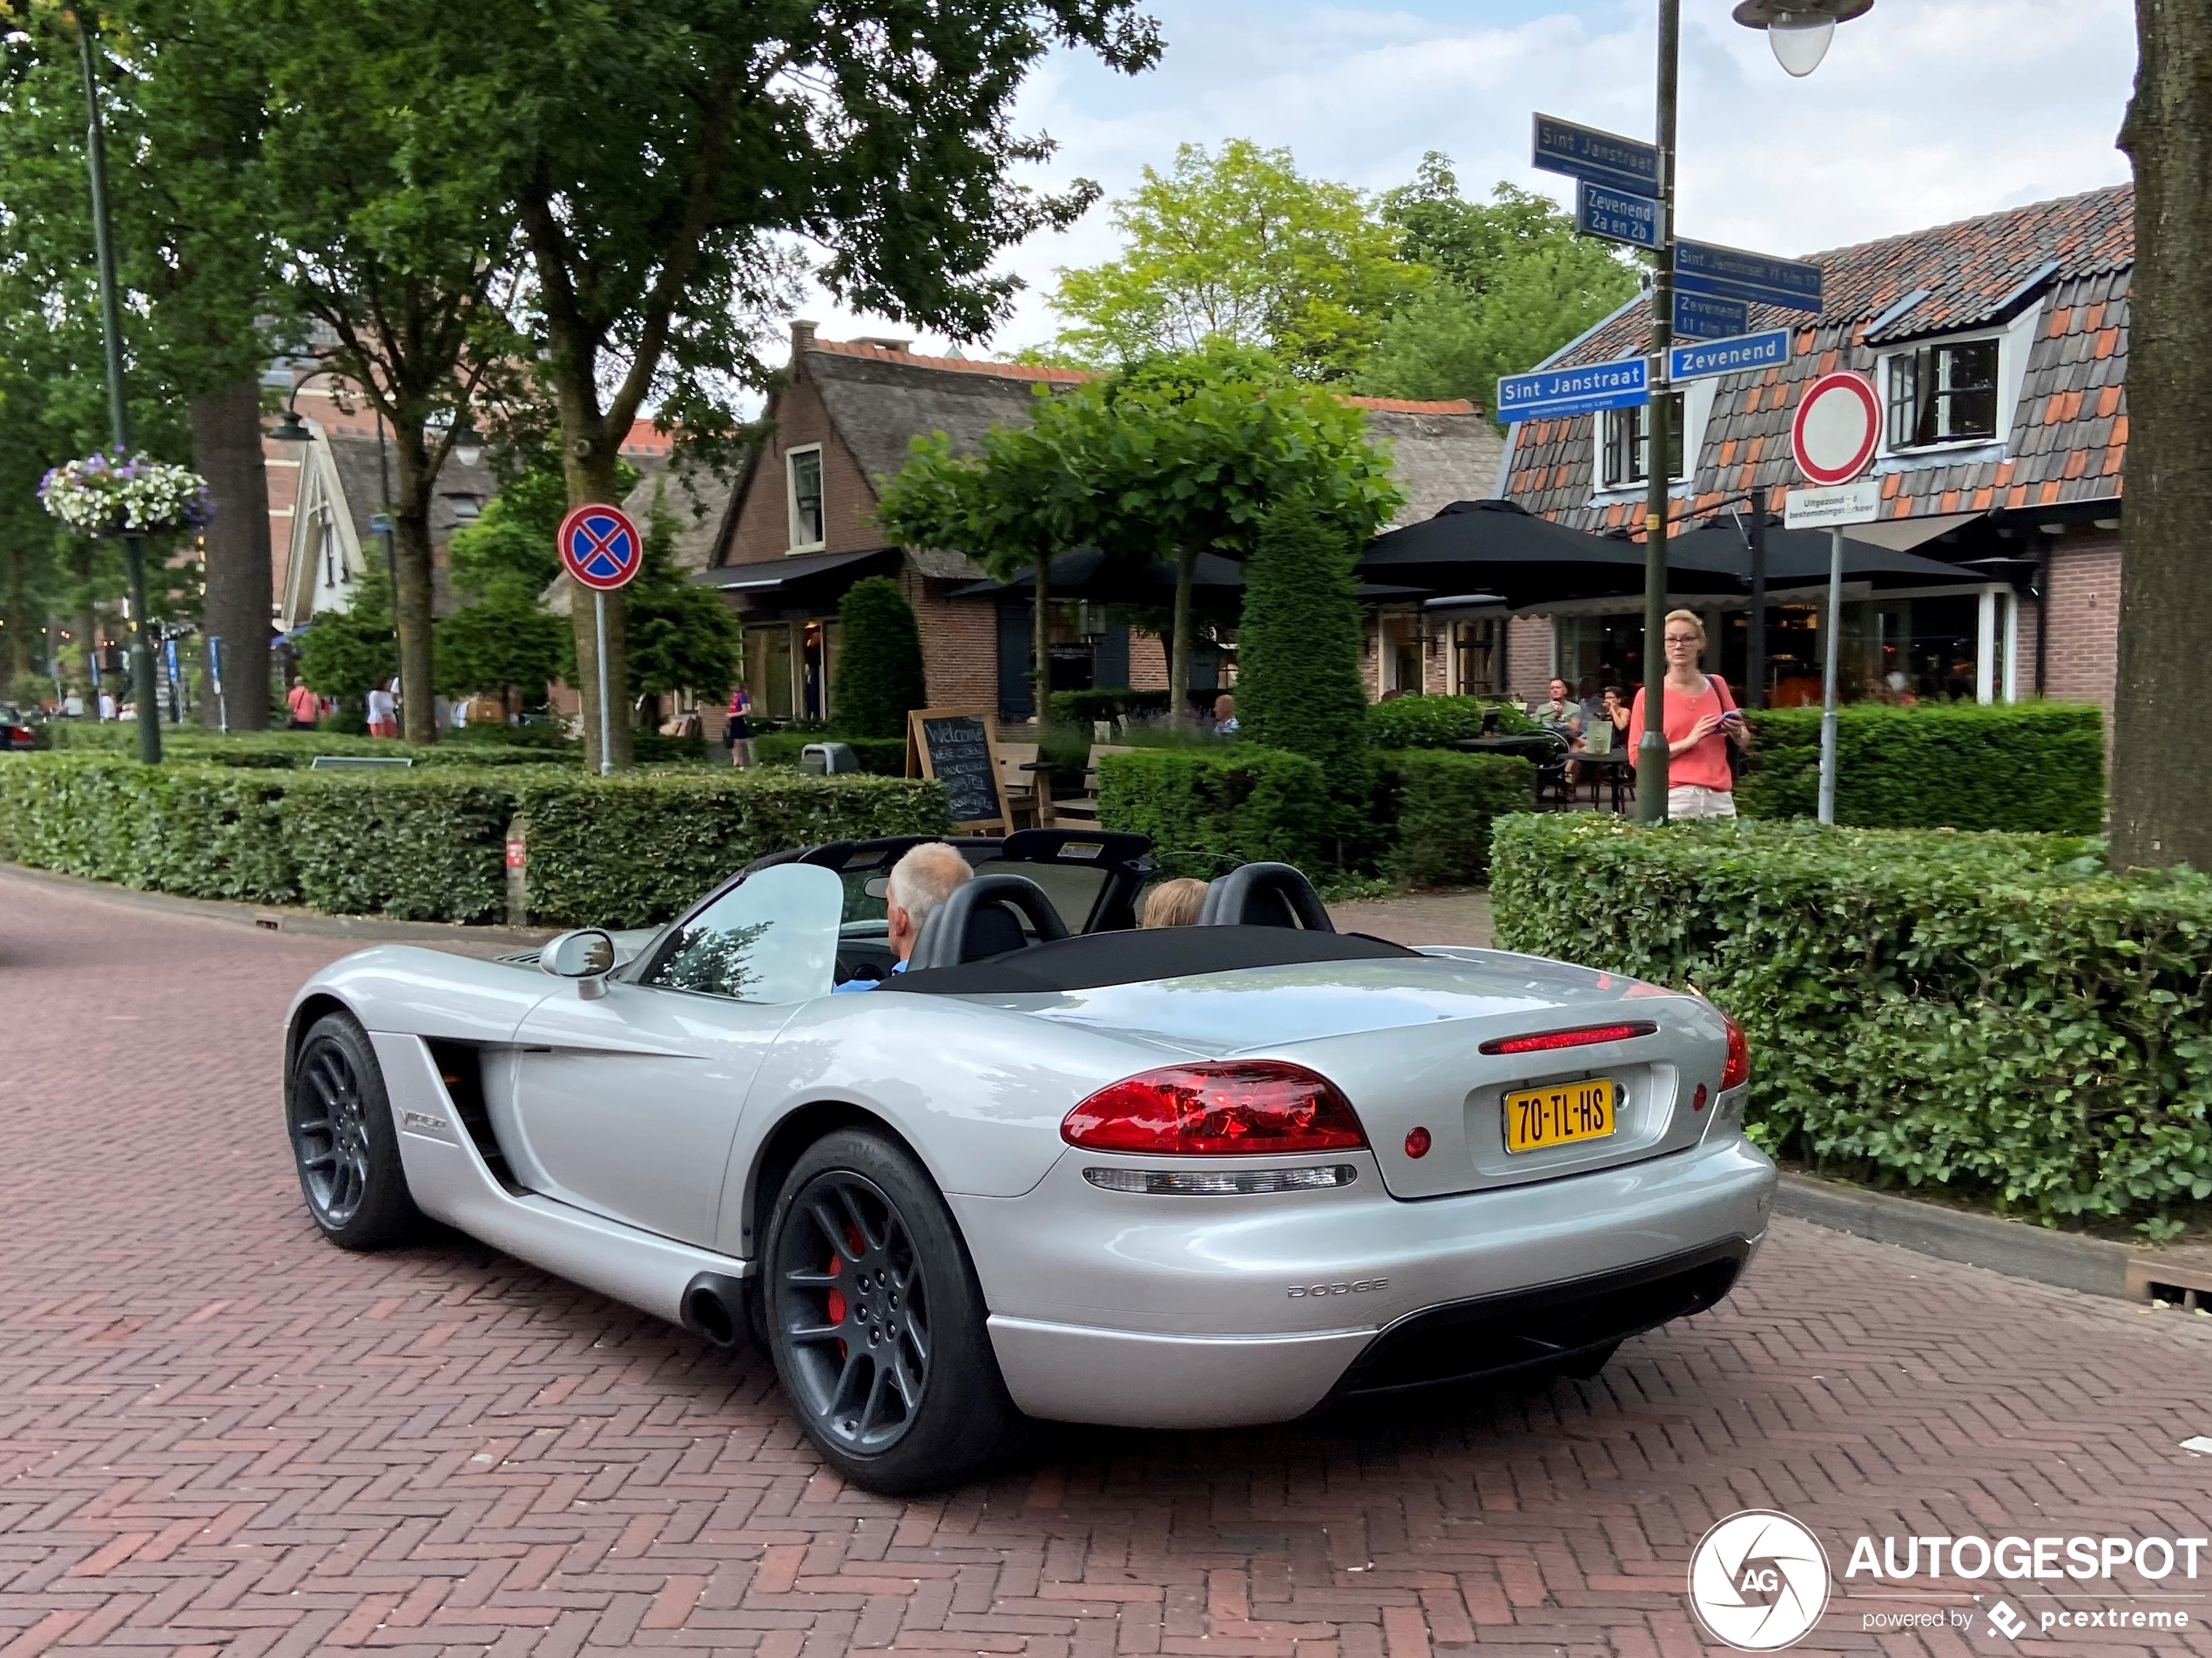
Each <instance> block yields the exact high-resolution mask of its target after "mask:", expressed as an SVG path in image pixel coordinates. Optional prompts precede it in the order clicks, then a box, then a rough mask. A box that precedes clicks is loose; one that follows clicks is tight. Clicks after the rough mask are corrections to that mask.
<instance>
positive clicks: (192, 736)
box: [52, 721, 696, 771]
mask: <svg viewBox="0 0 2212 1658" xmlns="http://www.w3.org/2000/svg"><path fill="white" fill-rule="evenodd" d="M52 730H53V731H54V735H55V743H54V747H55V750H56V751H57V752H62V753H73V754H86V753H91V754H108V755H112V756H114V757H115V758H118V759H121V758H136V757H137V755H138V731H137V728H136V727H135V726H134V725H132V724H130V722H128V721H123V722H119V723H118V722H114V721H110V722H109V723H107V724H105V725H69V724H65V723H61V722H56V723H55V724H54V725H53V726H52ZM656 740H657V741H661V742H666V741H668V740H670V739H667V738H656ZM694 740H696V739H694ZM161 751H162V755H163V758H165V760H169V761H174V762H177V763H179V764H182V765H227V766H237V767H241V768H246V769H249V770H267V771H284V770H288V769H293V768H297V769H299V770H301V771H304V770H306V769H307V766H308V765H311V764H312V763H313V762H314V758H315V757H316V756H317V755H319V754H338V755H374V756H376V757H378V758H386V759H392V758H406V759H411V760H413V761H414V762H415V769H416V770H421V769H422V768H424V767H427V766H433V765H440V766H442V765H468V766H477V765H546V764H547V763H549V762H553V763H558V762H561V761H563V760H566V761H569V762H570V763H573V764H578V765H580V764H581V763H582V758H583V747H582V745H579V744H575V743H560V744H556V745H548V744H546V743H543V742H537V741H531V742H523V743H500V742H493V741H491V740H489V738H457V737H456V738H449V739H448V740H445V741H442V742H439V743H435V744H431V745H426V746H424V747H421V748H416V747H413V746H411V745H408V744H405V743H397V742H394V741H392V740H391V739H390V738H378V737H347V736H345V735H344V734H343V733H341V732H334V731H239V732H236V733H233V734H232V735H228V736H225V735H222V734H219V733H218V732H214V731H201V730H199V729H198V728H197V727H194V726H189V725H185V726H170V725H165V726H163V727H162V729H161ZM395 769H396V768H395Z"/></svg>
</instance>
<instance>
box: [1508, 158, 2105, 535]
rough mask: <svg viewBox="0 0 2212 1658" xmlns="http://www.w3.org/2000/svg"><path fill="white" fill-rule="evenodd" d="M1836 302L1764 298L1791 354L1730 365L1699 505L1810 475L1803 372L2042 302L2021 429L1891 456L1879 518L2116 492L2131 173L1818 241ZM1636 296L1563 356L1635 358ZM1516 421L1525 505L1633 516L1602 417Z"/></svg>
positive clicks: (1516, 491) (1611, 518)
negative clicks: (1617, 496) (1609, 469)
mask: <svg viewBox="0 0 2212 1658" xmlns="http://www.w3.org/2000/svg"><path fill="white" fill-rule="evenodd" d="M1808 257H1810V258H1811V259H1812V260H1813V261H1814V262H1815V263H1817V264H1818V265H1819V266H1821V267H1822V271H1823V276H1824V290H1825V291H1824V300H1825V301H1826V307H1827V308H1826V310H1825V312H1824V313H1823V315H1822V316H1821V317H1820V319H1819V320H1818V322H1817V324H1815V325H1811V326H1807V324H1806V320H1805V318H1804V313H1798V312H1789V311H1783V310H1779V309H1776V308H1773V307H1760V306H1755V307H1752V311H1751V327H1752V328H1753V329H1754V330H1757V329H1761V328H1778V327H1794V328H1795V330H1796V340H1795V341H1794V350H1795V355H1794V356H1793V357H1792V359H1791V361H1790V362H1789V363H1788V364H1786V365H1784V367H1779V368H1773V369H1768V370H1764V371H1763V372H1759V373H1753V374H1730V375H1727V376H1725V377H1723V378H1722V380H1721V381H1720V384H1719V387H1718V388H1717V390H1716V393H1715V394H1714V401H1713V408H1712V413H1711V414H1710V417H1709V418H1708V420H1707V421H1706V422H1705V428H1704V434H1703V443H1702V444H1701V446H1700V448H1699V453H1698V456H1697V466H1696V475H1695V477H1694V479H1693V481H1692V486H1691V488H1692V492H1693V499H1692V501H1691V502H1686V503H1684V505H1683V506H1681V507H1677V509H1676V511H1677V513H1678V514H1680V515H1682V516H1688V515H1689V512H1691V511H1702V510H1703V509H1706V508H1708V507H1710V506H1711V505H1712V504H1713V503H1714V502H1718V501H1720V500H1722V499H1724V498H1725V497H1727V496H1729V495H1736V494H1738V493H1740V492H1742V491H1743V490H1746V489H1752V488H1755V487H1777V486H1779V487H1784V488H1791V487H1796V486H1797V485H1798V484H1799V483H1800V482H1802V480H1801V479H1799V478H1798V476H1797V468H1796V466H1795V464H1794V463H1793V462H1791V455H1790V421H1791V414H1792V413H1793V412H1794V411H1795V409H1796V408H1797V394H1798V390H1799V388H1801V386H1802V385H1803V383H1804V382H1805V381H1810V380H1811V379H1812V378H1814V377H1815V376H1816V375H1818V374H1826V373H1828V372H1830V371H1831V370H1833V369H1836V368H1844V367H1848V368H1857V369H1859V370H1861V371H1863V372H1865V373H1868V374H1872V373H1873V372H1874V371H1875V369H1876V367H1877V357H1878V349H1879V348H1888V347H1894V346H1895V345H1897V344H1898V343H1899V342H1901V341H1905V340H1913V339H1920V338H1926V337H1930V336H1934V335H1940V334H1952V333H1957V332H1960V331H1964V330H1968V329H1972V328H1976V327H1986V326H1992V325H1994V324H1997V323H2000V322H2002V321H2005V320H2008V319H2010V318H2011V317H2013V316H2017V315H2020V314H2022V313H2023V307H2027V306H2029V305H2033V306H2035V307H2039V312H2038V316H2039V320H2038V322H2037V325H2036V327H2035V329H2034V336H2033V341H2032V343H2031V346H2030V348H2029V353H2028V361H2027V371H2026V378H2025V381H2024V382H2023V384H2022V386H2021V388H2020V401H2019V405H2018V408H2017V409H2016V411H2015V414H2014V416H2013V426H2012V430H2011V431H2010V432H2009V433H2008V434H2006V441H2005V442H2004V443H2003V445H2002V446H2001V448H2000V446H1999V445H1997V444H1995V443H1992V444H1989V445H1987V446H1985V447H1983V448H1979V449H1973V450H1969V451H1964V452H1959V451H1953V452H1951V453H1949V454H1943V453H1938V454H1934V455H1928V456H1926V457H1925V458H1919V459H1915V458H1912V457H1906V456H1899V457H1897V458H1895V459H1893V460H1891V461H1886V462H1881V463H1879V465H1878V468H1877V470H1878V472H1879V473H1881V475H1882V477H1881V482H1882V495H1883V503H1884V504H1883V513H1884V516H1885V517H1896V518H1905V517H1918V516H1931V515H1935V514H1942V513H1954V512H1983V511H1987V510H1990V509H2020V508H2033V507H2042V506H2051V505H2055V504H2059V503H2062V502H2076V501H2081V502H2087V501H2102V500H2110V499H2114V498H2116V497H2117V496H2118V495H2120V494H2121V468H2122V465H2123V463H2124V461H2125V458H2126V455H2127V448H2128V401H2127V387H2126V379H2127V371H2128V277H2129V274H2130V271H2131V267H2132V264H2133V260H2134V190H2133V188H2132V187H2131V186H2128V185H2120V186H2116V187H2114V188H2112V189H2107V190H2098V191H2092V192H2089V193H2087V194H2086V195H2080V196H2069V197H2067V198H2065V199H2061V200H2058V201H2050V202H2040V203H2037V204H2036V205H2034V206H2027V207H2019V208H2014V209H2013V210H2011V211H2009V212H2001V213H1992V214H1990V215H1988V216H1986V217H1985V218H1981V219H1968V220H1966V222H1965V223H1963V224H1957V225H1945V226H1937V227H1936V228H1934V229H1931V230H1925V231H1916V232H1914V233H1912V234H1910V235H1906V236H1892V237H1886V238H1885V239H1882V240H1880V241H1877V242H1865V243H1861V244H1859V245H1858V246H1855V247H1844V248H1837V249H1834V250H1832V251H1831V252H1829V253H1815V254H1811V255H1809V256H1808ZM1648 317H1649V309H1648V307H1646V306H1645V305H1644V304H1642V303H1641V302H1639V303H1637V304H1635V305H1632V306H1630V307H1627V308H1625V309H1624V310H1622V312H1621V313H1617V314H1616V315H1615V316H1614V317H1612V318H1610V319H1608V320H1607V321H1606V322H1604V323H1602V324H1601V325H1600V326H1599V327H1597V328H1595V329H1594V330H1592V331H1591V333H1590V334H1588V335H1586V336H1584V337H1583V338H1582V339H1581V340H1577V341H1575V344H1574V345H1573V346H1571V347H1568V349H1567V350H1566V351H1564V352H1562V353H1561V354H1560V355H1559V357H1558V359H1557V362H1558V364H1559V365H1560V366H1571V365H1575V364H1580V363H1596V362H1604V361H1609V360H1611V359H1613V358H1616V357H1626V356H1633V355H1635V354H1638V353H1640V352H1641V351H1642V350H1643V349H1645V347H1646V341H1647V340H1649V321H1648ZM1598 418H1599V417H1597V416H1595V415H1589V414H1585V415H1581V416H1579V417H1576V418H1575V419H1571V420H1554V421H1524V422H1523V423H1521V426H1520V427H1519V428H1517V432H1518V436H1517V440H1516V441H1515V442H1514V451H1513V460H1512V469H1511V471H1510V473H1509V474H1508V477H1507V494H1508V495H1510V496H1511V497H1512V498H1513V499H1514V500H1515V501H1517V502H1521V505H1523V506H1525V507H1527V508H1528V509H1530V510H1531V511H1534V512H1540V513H1542V514H1544V515H1545V516H1548V517H1551V518H1554V519H1558V520H1560V521H1561V522H1567V523H1571V524H1573V525H1575V527H1576V528H1578V529H1593V530H1602V529H1613V528H1615V527H1616V526H1622V525H1630V526H1633V525H1635V524H1636V523H1638V522H1640V521H1641V520H1642V516H1643V501H1642V496H1641V495H1638V496H1637V497H1636V498H1635V500H1634V501H1633V502H1629V501H1621V500H1610V499H1609V500H1608V502H1605V503H1603V504H1594V503H1593V502H1592V501H1591V482H1592V466H1593V462H1594V459H1595V455H1594V449H1595V431H1596V425H1597V420H1598Z"/></svg>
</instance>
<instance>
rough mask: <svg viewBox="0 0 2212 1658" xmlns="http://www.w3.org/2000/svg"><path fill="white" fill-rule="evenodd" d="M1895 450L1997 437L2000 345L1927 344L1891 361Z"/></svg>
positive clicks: (1988, 342)
mask: <svg viewBox="0 0 2212 1658" xmlns="http://www.w3.org/2000/svg"><path fill="white" fill-rule="evenodd" d="M1888 395H1889V440H1890V448H1892V449H1917V448H1929V447H1931V446H1932V445H1934V444H1938V443H1959V442H1967V441H1974V440H1977V439H1979V440H1981V441H1987V440H1989V439H1991V438H1993V437H1995V436H1996V435H1997V341H1996V340H1966V341H1964V342H1962V343H1960V344H1958V345H1949V346H1922V347H1920V348H1919V350H1917V351H1906V352H1900V353H1898V354H1897V355H1896V356H1894V357H1892V358H1890V359H1889V394H1888Z"/></svg>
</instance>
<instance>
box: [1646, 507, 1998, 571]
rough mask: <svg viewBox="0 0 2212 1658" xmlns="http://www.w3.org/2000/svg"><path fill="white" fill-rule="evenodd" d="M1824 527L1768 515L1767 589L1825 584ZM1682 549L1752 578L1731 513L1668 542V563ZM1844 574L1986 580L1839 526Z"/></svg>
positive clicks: (1748, 558) (1747, 553) (1826, 549)
mask: <svg viewBox="0 0 2212 1658" xmlns="http://www.w3.org/2000/svg"><path fill="white" fill-rule="evenodd" d="M1828 533H1829V532H1828V531H1826V530H1824V529H1784V528H1783V526H1782V521H1781V520H1780V519H1778V518H1774V517H1769V518H1768V520H1767V526H1766V584H1767V585H1768V586H1769V587H1770V588H1776V587H1784V588H1805V587H1824V586H1826V585H1827V583H1828ZM1677 547H1679V548H1683V549H1685V550H1686V553H1687V555H1688V556H1694V557H1696V558H1698V559H1701V560H1710V561H1712V562H1716V563H1727V564H1729V565H1730V568H1732V569H1733V570H1736V571H1737V573H1738V574H1739V575H1740V576H1742V577H1743V581H1744V582H1745V583H1747V584H1748V583H1750V579H1751V553H1750V549H1749V548H1748V547H1746V546H1745V545H1744V544H1743V533H1742V532H1741V531H1740V530H1738V529H1737V527H1736V522H1735V521H1734V520H1733V519H1730V518H1724V517H1723V518H1716V519H1715V520H1713V521H1712V522H1710V523H1708V524H1706V525H1705V526H1703V528H1702V529H1693V530H1690V531H1689V532H1688V533H1687V534H1685V535H1683V536H1678V537H1676V538H1675V539H1673V540H1671V541H1669V543H1668V544H1667V556H1668V559H1669V563H1671V562H1672V561H1673V558H1674V549H1676V548H1677ZM1987 579H1988V577H1987V576H1984V575H1983V574H1982V573H1981V572H1979V570H1966V569H1962V568H1961V567H1960V566H1959V565H1957V564H1946V563H1944V562H1943V561H1942V560H1941V559H1939V558H1928V557H1925V556H1922V555H1921V554H1919V553H1901V552H1898V551H1895V550H1893V549H1891V548H1887V547H1879V546H1877V545H1876V544H1875V543H1872V542H1869V541H1853V540H1852V539H1851V531H1850V530H1849V529H1845V530H1844V580H1845V581H1847V582H1863V583H1868V584H1870V585H1871V586H1873V587H1875V588H1877V589H1880V588H1888V587H1928V586H1932V585H1934V584H1938V583H1943V584H1952V583H1961V582H1980V581H1986V580H1987Z"/></svg>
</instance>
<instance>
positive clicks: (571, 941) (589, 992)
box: [537, 927, 615, 1001]
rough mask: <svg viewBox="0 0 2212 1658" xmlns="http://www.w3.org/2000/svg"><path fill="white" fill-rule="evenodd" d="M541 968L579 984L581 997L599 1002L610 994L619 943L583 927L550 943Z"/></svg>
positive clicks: (541, 955)
mask: <svg viewBox="0 0 2212 1658" xmlns="http://www.w3.org/2000/svg"><path fill="white" fill-rule="evenodd" d="M537 965H538V966H539V967H543V968H544V969H545V971H546V972H548V973H550V974H553V976H554V977H556V978H557V979H573V980H575V981H576V992H577V994H578V995H579V996H582V997H583V999H584V1000H585V1001H597V1000H598V999H599V998H600V997H601V996H604V995H605V994H607V983H606V975H607V974H609V973H610V972H612V971H613V970H614V965H615V941H614V940H612V939H610V938H609V937H608V936H607V935H606V934H605V933H602V932H601V931H600V930H599V929H598V928H597V927H579V928H577V930H576V931H575V932H573V933H562V934H561V935H560V936H559V937H557V938H552V939H548V940H546V941H545V947H544V948H543V949H542V950H540V951H539V952H538V953H537Z"/></svg>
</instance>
